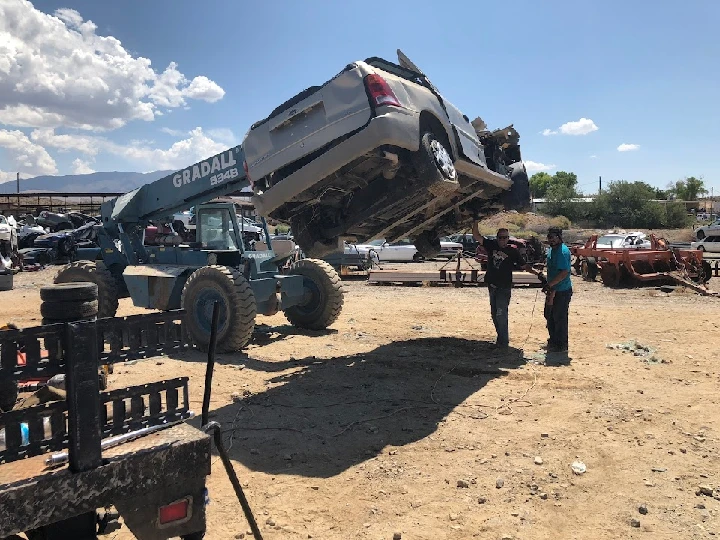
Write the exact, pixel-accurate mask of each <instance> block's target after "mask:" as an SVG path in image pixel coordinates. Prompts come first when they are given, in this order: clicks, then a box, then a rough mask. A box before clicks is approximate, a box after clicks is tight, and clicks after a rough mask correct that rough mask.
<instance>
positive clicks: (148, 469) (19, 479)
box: [0, 424, 211, 538]
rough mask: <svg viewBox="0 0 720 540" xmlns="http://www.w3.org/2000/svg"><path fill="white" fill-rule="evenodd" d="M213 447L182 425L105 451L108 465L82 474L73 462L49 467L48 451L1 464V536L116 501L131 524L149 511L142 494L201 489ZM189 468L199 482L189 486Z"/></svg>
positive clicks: (197, 507) (197, 505) (198, 503)
mask: <svg viewBox="0 0 720 540" xmlns="http://www.w3.org/2000/svg"><path fill="white" fill-rule="evenodd" d="M210 451H211V446H210V437H209V436H208V435H206V434H205V433H203V432H202V431H200V430H198V429H196V428H194V427H192V426H189V425H187V424H179V425H176V426H173V427H171V428H168V429H165V430H162V431H159V432H156V433H152V434H150V435H147V436H145V437H141V438H140V439H136V440H134V441H130V442H127V443H125V444H121V445H120V446H117V447H115V448H111V449H108V450H106V451H104V452H103V459H104V461H105V464H104V465H103V466H101V467H99V468H97V469H93V470H90V471H86V472H82V473H77V474H73V473H71V472H70V470H69V468H68V466H67V465H65V466H63V467H60V468H57V469H52V470H49V469H46V467H45V459H47V457H48V454H45V455H39V456H34V457H31V458H28V459H23V460H19V461H14V462H11V463H7V464H4V465H2V466H0V473H1V477H0V538H4V537H5V536H9V535H11V534H15V533H20V532H23V531H26V530H29V529H34V528H37V527H40V526H43V525H48V524H50V523H53V522H56V521H59V520H62V519H66V518H68V517H70V516H72V515H79V514H82V513H84V512H91V511H94V510H95V509H96V508H101V507H103V506H104V505H110V504H114V505H115V506H116V507H117V508H118V510H119V511H120V513H121V515H123V517H124V518H125V520H126V523H127V522H128V517H130V519H131V518H132V514H133V513H137V512H141V511H146V510H147V508H141V507H138V506H139V505H138V501H139V496H142V501H144V502H147V501H148V497H150V499H152V498H153V493H155V492H157V493H160V492H162V493H164V494H167V493H168V492H171V491H173V490H176V491H178V493H179V494H180V495H179V497H181V496H183V495H182V493H194V492H197V491H201V490H202V486H203V485H204V477H205V476H207V475H209V474H210V465H209V459H208V456H209V454H210ZM158 471H162V474H158ZM187 471H193V475H192V479H193V481H194V482H200V483H199V485H198V486H194V485H188V482H187V479H188V474H187ZM133 498H138V500H137V501H135V502H133V501H132V499H133ZM196 499H197V497H196ZM118 501H121V502H118ZM197 512H199V513H201V514H203V515H204V500H194V501H193V515H194V516H196V517H197V514H196V513H197ZM131 521H132V519H131ZM129 526H130V524H129ZM131 528H132V526H131Z"/></svg>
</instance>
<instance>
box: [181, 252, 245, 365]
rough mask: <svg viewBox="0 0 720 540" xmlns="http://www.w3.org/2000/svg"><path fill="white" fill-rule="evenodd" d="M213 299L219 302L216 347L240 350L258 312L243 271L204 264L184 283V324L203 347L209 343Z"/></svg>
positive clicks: (224, 350)
mask: <svg viewBox="0 0 720 540" xmlns="http://www.w3.org/2000/svg"><path fill="white" fill-rule="evenodd" d="M214 301H218V302H220V318H219V320H218V330H217V350H218V351H219V352H234V351H239V350H240V349H242V348H243V347H245V346H246V345H247V344H248V343H249V342H250V339H251V338H252V334H253V330H254V329H255V316H256V314H257V307H256V304H255V297H254V296H253V292H252V289H251V288H250V285H249V284H248V282H247V280H246V279H245V278H244V277H243V275H242V274H241V273H240V271H238V270H237V269H235V268H230V267H227V266H220V265H218V266H204V267H202V268H199V269H198V270H195V271H194V272H193V273H192V274H190V277H189V278H188V280H187V282H186V283H185V287H183V292H182V306H183V309H185V311H186V316H185V324H186V325H187V328H188V331H189V333H190V336H191V337H192V339H193V341H194V342H195V344H196V345H198V346H199V347H200V348H207V346H208V345H209V344H210V327H211V325H212V311H213V303H214Z"/></svg>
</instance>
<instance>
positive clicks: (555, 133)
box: [540, 128, 558, 137]
mask: <svg viewBox="0 0 720 540" xmlns="http://www.w3.org/2000/svg"><path fill="white" fill-rule="evenodd" d="M540 134H541V135H545V136H546V137H548V136H550V135H557V134H558V132H557V131H553V130H552V129H548V128H545V129H543V130H542V131H541V132H540Z"/></svg>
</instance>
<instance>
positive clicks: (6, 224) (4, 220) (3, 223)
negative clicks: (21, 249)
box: [0, 214, 18, 252]
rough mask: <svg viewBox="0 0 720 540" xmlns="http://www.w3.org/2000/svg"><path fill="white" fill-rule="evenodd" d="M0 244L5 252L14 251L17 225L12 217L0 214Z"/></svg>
mask: <svg viewBox="0 0 720 540" xmlns="http://www.w3.org/2000/svg"><path fill="white" fill-rule="evenodd" d="M0 244H2V246H3V248H4V249H5V250H9V251H11V252H12V251H15V250H16V249H17V246H18V234H17V223H16V222H15V220H14V219H13V217H12V216H10V217H9V218H8V217H6V216H3V215H2V214H0Z"/></svg>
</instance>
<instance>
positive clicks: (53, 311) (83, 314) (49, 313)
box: [40, 300, 98, 321]
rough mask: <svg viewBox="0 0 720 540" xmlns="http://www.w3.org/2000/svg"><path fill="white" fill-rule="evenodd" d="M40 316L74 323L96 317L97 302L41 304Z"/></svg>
mask: <svg viewBox="0 0 720 540" xmlns="http://www.w3.org/2000/svg"><path fill="white" fill-rule="evenodd" d="M40 314H41V315H42V316H43V319H47V320H54V321H74V320H77V319H85V318H87V317H93V316H97V314H98V301H97V300H89V301H86V302H42V303H41V304H40Z"/></svg>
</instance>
